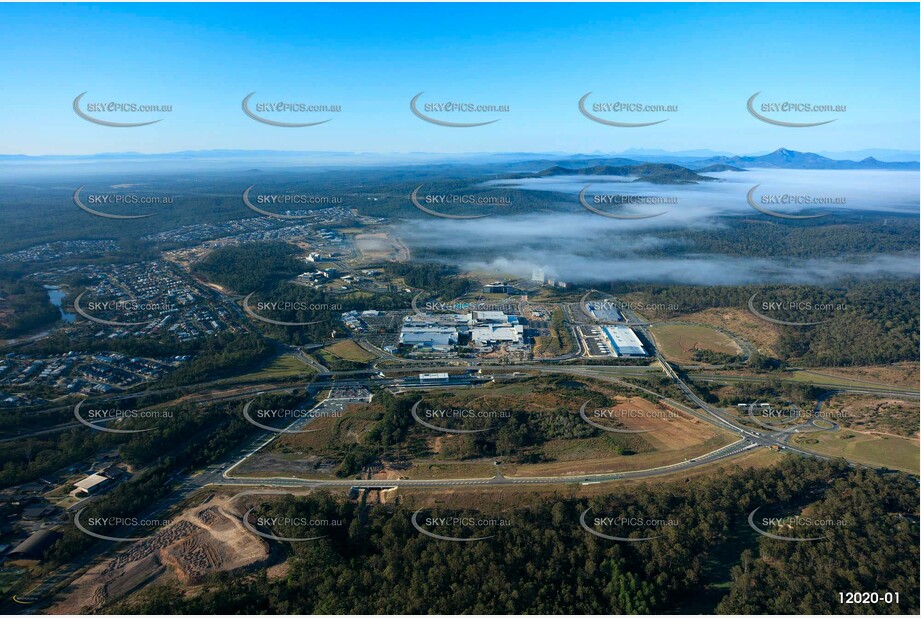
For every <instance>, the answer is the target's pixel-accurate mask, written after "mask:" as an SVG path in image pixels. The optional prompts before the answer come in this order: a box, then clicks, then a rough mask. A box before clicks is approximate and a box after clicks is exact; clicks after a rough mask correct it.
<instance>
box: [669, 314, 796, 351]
mask: <svg viewBox="0 0 921 618" xmlns="http://www.w3.org/2000/svg"><path fill="white" fill-rule="evenodd" d="M680 319H681V320H682V321H684V322H697V323H700V324H710V325H712V326H716V327H719V328H722V329H724V330H726V331H728V332H730V333H735V334H736V335H738V336H740V337H742V338H743V339H745V340H747V341H750V342H751V343H753V344H754V345H755V347H756V348H758V349H759V350H761V351H762V352H764V353H766V354H768V355H770V356H775V355H776V354H777V351H776V349H775V347H776V345H777V341H778V339H779V338H780V329H779V328H778V327H777V326H774V325H773V324H770V323H768V322H765V321H764V320H762V319H760V318H756V317H755V316H754V315H752V313H751V312H750V311H748V310H747V309H737V308H734V307H715V308H711V309H705V310H703V311H698V312H697V313H690V314H687V315H683V316H681V318H680Z"/></svg>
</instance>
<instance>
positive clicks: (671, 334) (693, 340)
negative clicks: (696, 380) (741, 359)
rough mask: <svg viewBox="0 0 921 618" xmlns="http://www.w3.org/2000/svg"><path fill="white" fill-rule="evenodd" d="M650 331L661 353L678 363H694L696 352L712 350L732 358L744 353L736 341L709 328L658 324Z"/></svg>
mask: <svg viewBox="0 0 921 618" xmlns="http://www.w3.org/2000/svg"><path fill="white" fill-rule="evenodd" d="M649 330H650V332H651V333H652V336H653V339H655V342H656V347H657V348H658V349H659V351H661V352H662V354H664V355H665V357H666V358H668V359H669V360H673V361H677V362H694V350H710V351H711V352H719V353H721V354H729V355H730V356H735V355H737V354H741V353H742V350H741V349H740V348H739V346H738V345H737V344H736V342H735V341H733V340H732V339H730V338H729V337H728V336H726V335H724V334H723V333H721V332H719V331H718V330H715V329H713V328H710V327H709V326H694V325H690V324H658V325H656V326H652V327H651V328H650V329H649Z"/></svg>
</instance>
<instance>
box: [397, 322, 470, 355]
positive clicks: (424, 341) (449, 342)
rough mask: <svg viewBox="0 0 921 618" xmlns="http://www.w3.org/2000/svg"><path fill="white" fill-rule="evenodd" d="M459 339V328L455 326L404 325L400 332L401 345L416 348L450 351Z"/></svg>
mask: <svg viewBox="0 0 921 618" xmlns="http://www.w3.org/2000/svg"><path fill="white" fill-rule="evenodd" d="M457 337H458V333H457V328H456V327H454V326H439V325H435V324H431V325H424V326H413V325H407V324H404V325H403V329H402V330H401V331H400V343H401V344H403V345H409V346H413V347H414V348H430V349H433V350H448V349H450V348H452V347H453V346H456V345H457Z"/></svg>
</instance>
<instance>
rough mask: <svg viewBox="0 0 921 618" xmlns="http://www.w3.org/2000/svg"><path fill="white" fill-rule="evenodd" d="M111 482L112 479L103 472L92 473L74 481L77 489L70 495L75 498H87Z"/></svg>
mask: <svg viewBox="0 0 921 618" xmlns="http://www.w3.org/2000/svg"><path fill="white" fill-rule="evenodd" d="M111 482H112V479H110V478H109V477H107V476H103V475H102V474H98V473H97V474H90V475H89V476H88V477H86V478H84V479H81V480H79V481H77V482H76V483H74V487H76V489H74V490H73V491H72V492H70V495H71V496H73V497H74V498H86V497H87V496H91V495H93V494H96V493H99V492H100V491H102V490H103V489H105V488H106V487H107V486H108V485H109V483H111Z"/></svg>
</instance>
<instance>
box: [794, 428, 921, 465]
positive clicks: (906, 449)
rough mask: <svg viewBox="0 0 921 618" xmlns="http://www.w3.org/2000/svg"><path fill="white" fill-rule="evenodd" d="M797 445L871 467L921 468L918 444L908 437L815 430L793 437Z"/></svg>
mask: <svg viewBox="0 0 921 618" xmlns="http://www.w3.org/2000/svg"><path fill="white" fill-rule="evenodd" d="M794 444H795V445H796V446H798V447H801V448H804V449H807V450H810V451H815V452H817V453H821V454H822V455H830V456H832V457H846V458H847V459H850V460H853V461H856V462H859V463H865V464H869V465H872V466H881V467H886V468H893V469H895V470H903V471H905V472H909V473H911V474H918V469H919V467H921V460H919V451H918V443H917V441H915V440H909V439H908V438H899V437H895V436H879V435H874V434H866V433H857V432H855V431H847V430H842V431H836V432H829V433H815V434H811V435H809V436H798V437H796V438H794Z"/></svg>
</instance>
